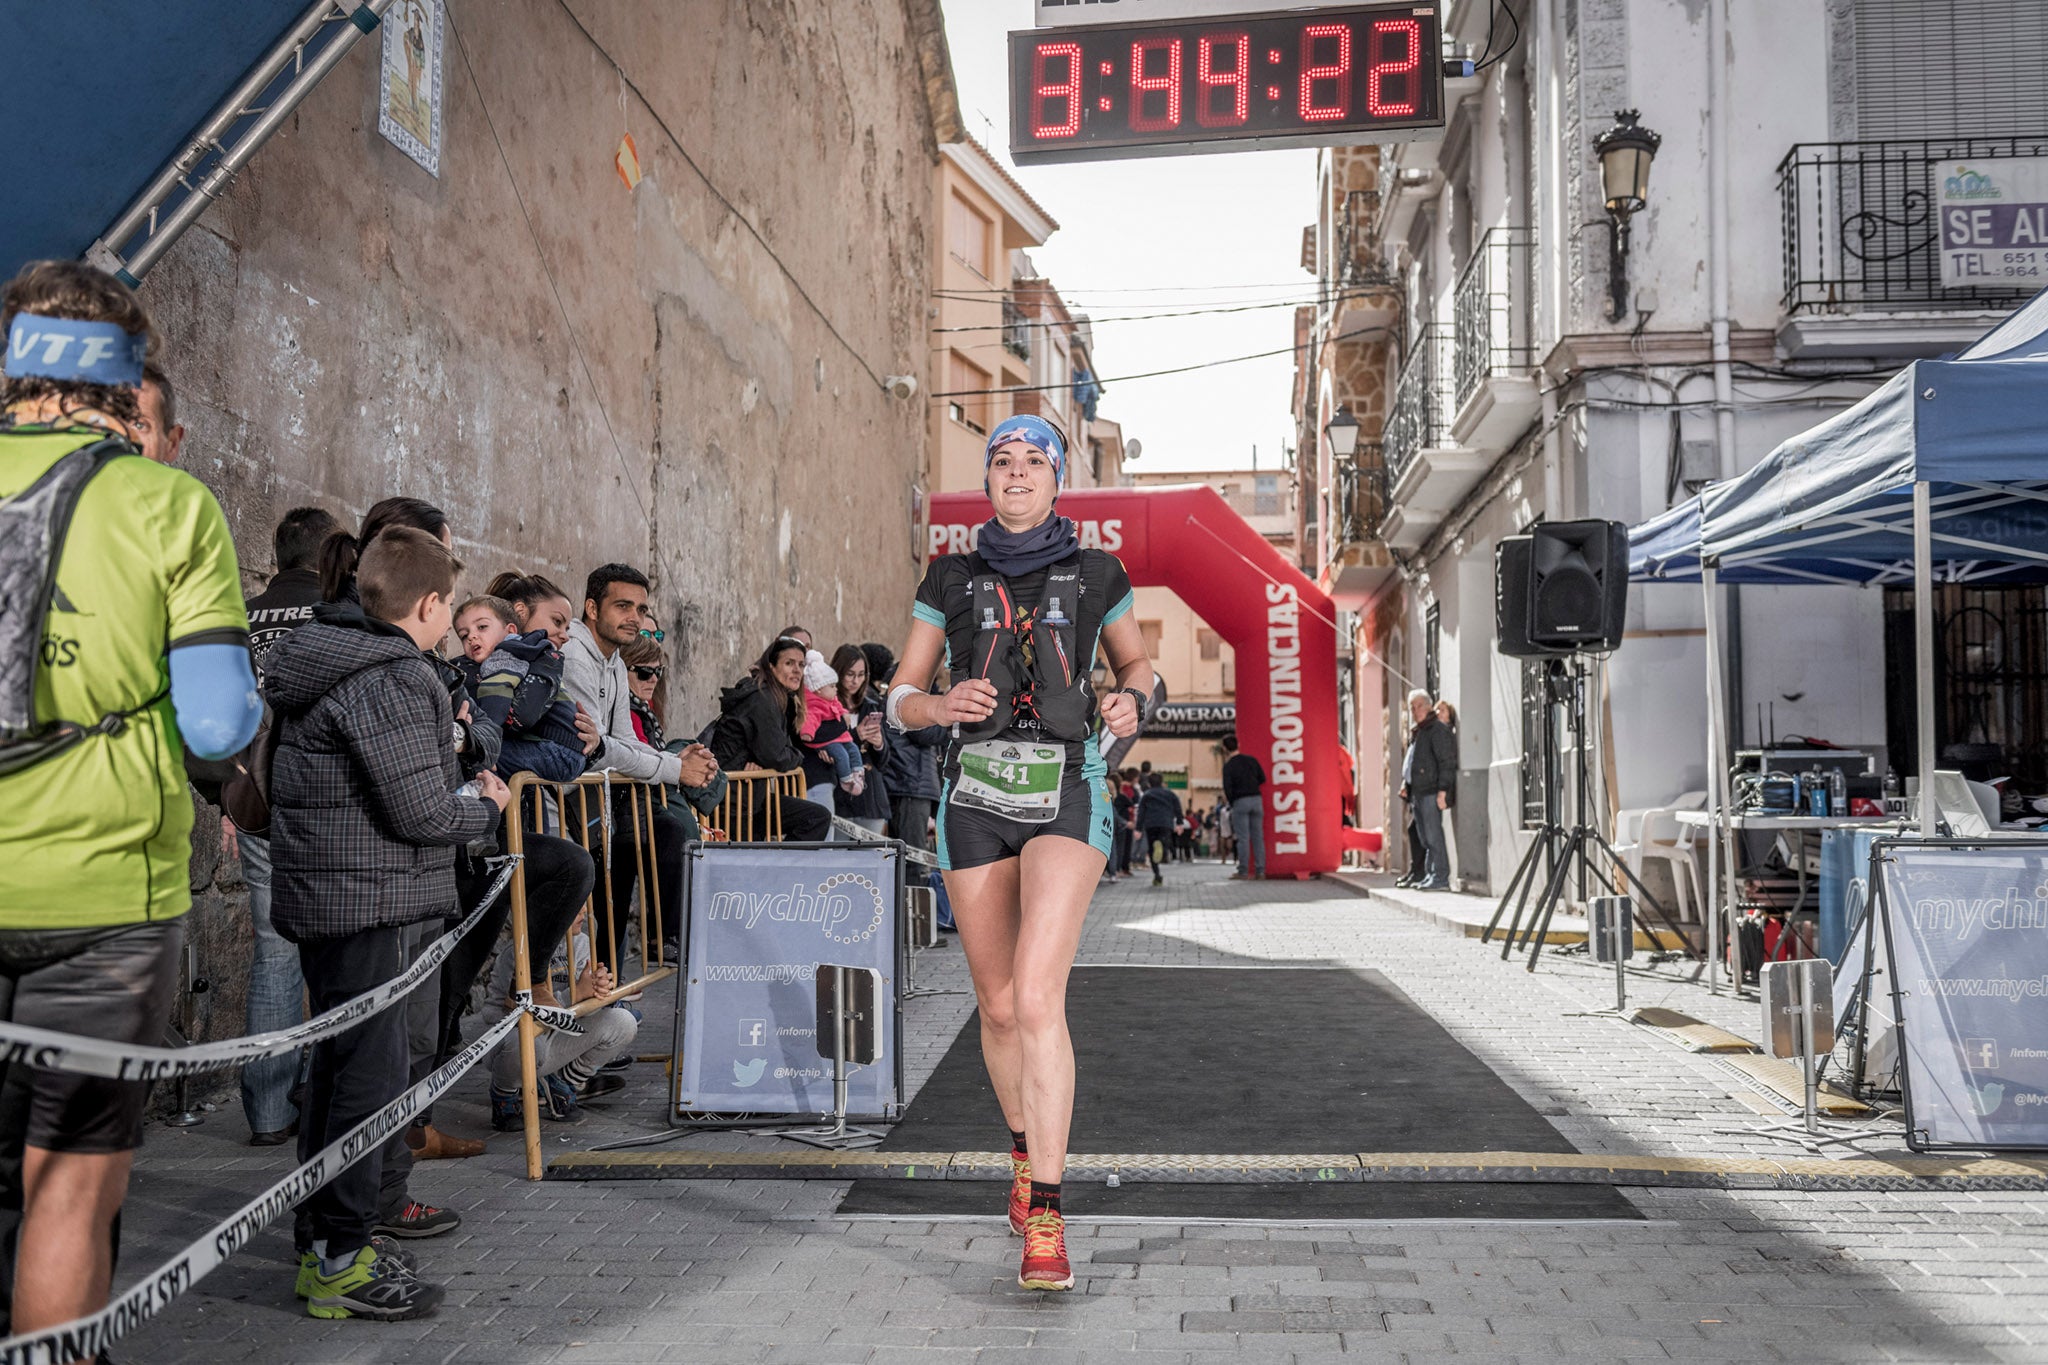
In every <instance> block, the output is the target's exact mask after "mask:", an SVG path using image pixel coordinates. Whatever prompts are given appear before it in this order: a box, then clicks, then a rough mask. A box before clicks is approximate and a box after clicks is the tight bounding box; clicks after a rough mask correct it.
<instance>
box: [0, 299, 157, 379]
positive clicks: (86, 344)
mask: <svg viewBox="0 0 2048 1365" xmlns="http://www.w3.org/2000/svg"><path fill="white" fill-rule="evenodd" d="M148 349H149V337H148V335H147V334H146V333H139V332H129V331H126V330H124V329H123V328H121V327H120V326H118V325H116V324H115V323H111V322H86V321H85V320H83V319H81V318H49V317H44V316H43V315H42V314H40V313H17V314H15V316H14V325H13V326H12V327H10V328H8V329H7V374H8V377H10V378H13V379H26V378H28V377H30V376H31V375H33V376H36V377H38V378H42V379H68V380H71V381H73V382H75V383H85V384H117V385H118V384H125V385H127V386H128V387H130V388H135V387H138V386H140V385H141V383H142V361H143V357H144V355H145V354H146V353H147V351H148Z"/></svg>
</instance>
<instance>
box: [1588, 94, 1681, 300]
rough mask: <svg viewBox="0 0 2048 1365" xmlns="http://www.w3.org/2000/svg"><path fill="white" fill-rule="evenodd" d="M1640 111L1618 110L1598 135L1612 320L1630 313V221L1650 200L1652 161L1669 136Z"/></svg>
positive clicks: (1597, 146) (1596, 146)
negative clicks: (1644, 123) (1651, 125)
mask: <svg viewBox="0 0 2048 1365" xmlns="http://www.w3.org/2000/svg"><path fill="white" fill-rule="evenodd" d="M1641 117H1642V114H1641V113H1640V112H1639V111H1638V110H1634V109H1620V110H1617V111H1615V115H1614V126H1613V127H1611V128H1607V129H1604V130H1602V131H1601V133H1600V134H1599V136H1597V137H1595V138H1594V139H1593V150H1594V151H1595V152H1596V153H1598V154H1599V157H1600V186H1601V192H1602V195H1603V197H1604V198H1605V199H1606V201H1607V219H1608V222H1607V228H1608V256H1607V319H1608V321H1610V322H1619V321H1621V319H1622V318H1623V317H1624V316H1625V315H1626V314H1627V313H1628V225H1629V220H1630V219H1631V218H1633V217H1634V216H1635V215H1636V214H1638V213H1640V212H1641V211H1642V209H1643V206H1644V205H1645V204H1646V203H1647V202H1648V201H1649V193H1650V163H1651V162H1652V161H1654V160H1656V157H1657V148H1658V147H1659V146H1660V145H1662V143H1663V141H1664V139H1663V138H1661V137H1659V136H1658V135H1657V134H1655V133H1653V132H1651V131H1650V130H1649V129H1648V128H1645V127H1643V126H1642V125H1641V124H1640V123H1638V122H1637V120H1638V119H1640V118H1641Z"/></svg>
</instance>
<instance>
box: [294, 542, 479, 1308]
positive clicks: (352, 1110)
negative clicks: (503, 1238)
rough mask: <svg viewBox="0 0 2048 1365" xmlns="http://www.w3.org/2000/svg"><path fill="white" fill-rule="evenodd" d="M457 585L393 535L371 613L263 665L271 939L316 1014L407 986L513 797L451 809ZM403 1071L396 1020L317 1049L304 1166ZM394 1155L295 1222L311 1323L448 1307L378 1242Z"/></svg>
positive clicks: (380, 1156) (449, 569) (344, 616)
mask: <svg viewBox="0 0 2048 1365" xmlns="http://www.w3.org/2000/svg"><path fill="white" fill-rule="evenodd" d="M461 568H462V566H461V565H460V564H459V563H457V562H456V560H455V557H454V556H453V555H451V554H449V553H448V550H447V547H446V546H444V545H443V544H442V543H441V541H440V540H439V539H437V538H436V537H434V536H431V535H428V534H427V533H426V532H424V531H418V530H413V529H410V528H404V527H400V528H394V529H391V530H387V531H385V532H384V533H383V534H382V535H380V536H378V537H377V539H376V540H375V541H373V542H372V543H371V544H370V545H369V546H368V547H367V548H365V549H364V551H363V553H362V559H361V562H360V563H359V564H358V565H357V569H356V587H357V591H358V593H359V594H360V596H361V599H362V605H361V606H360V607H357V606H354V605H350V604H343V603H331V604H328V605H325V606H321V607H316V608H315V609H314V614H313V621H312V623H311V624H309V625H304V626H301V627H299V628H298V629H297V630H295V631H293V632H292V634H291V635H289V636H287V637H286V638H285V639H284V640H282V641H280V642H279V643H278V645H277V647H276V648H275V649H274V650H273V651H272V652H271V655H270V657H269V659H268V660H267V661H266V664H265V669H264V677H263V685H262V690H263V695H264V698H265V700H267V701H268V702H269V703H270V705H271V709H272V710H273V712H274V713H275V715H276V724H277V725H278V726H279V727H280V728H279V731H278V741H277V757H276V760H275V765H274V767H273V769H272V778H271V826H270V828H271V863H272V871H271V886H272V893H271V894H272V902H271V922H272V923H273V924H274V925H275V926H276V927H277V931H278V932H279V933H280V934H282V935H283V936H284V937H285V938H287V939H290V940H291V941H292V942H294V943H296V944H297V945H298V947H299V962H300V966H301V968H302V969H303V971H304V974H305V979H306V993H307V996H308V1003H309V1005H310V1006H311V1008H312V1010H313V1011H314V1012H315V1013H319V1012H323V1011H325V1010H329V1009H332V1008H333V1007H335V1006H336V1005H339V1004H341V1003H342V1002H344V1001H346V1000H349V999H351V998H352V997H354V996H356V995H359V994H361V993H362V992H363V991H365V990H368V989H370V988H371V987H373V986H376V985H379V984H381V983H383V982H385V981H388V980H390V979H391V978H392V977H395V976H397V975H398V974H399V973H400V972H402V971H403V970H404V969H405V967H406V954H405V949H404V936H403V931H404V929H405V928H406V927H407V926H409V925H413V924H417V923H420V922H421V921H424V920H430V919H438V918H441V917H444V916H446V915H448V914H449V913H450V912H451V911H452V910H454V909H455V907H456V903H457V902H456V889H455V854H456V850H457V849H458V848H460V847H462V846H464V845H466V844H469V843H472V842H474V841H477V840H481V839H488V838H490V837H491V836H492V834H493V833H494V832H495V831H496V829H497V827H498V817H499V814H500V812H502V811H503V810H504V808H505V802H506V799H507V796H508V793H507V791H506V788H505V784H504V783H503V782H501V781H499V780H498V778H497V777H495V776H494V775H492V774H491V773H490V772H489V771H488V770H486V771H484V772H482V773H480V774H479V775H478V778H477V782H478V784H479V789H480V793H481V794H480V797H478V796H465V795H459V794H458V793H457V791H456V788H457V787H458V786H459V785H460V784H461V781H462V774H461V771H460V769H459V768H458V766H457V762H456V756H455V750H454V745H453V740H452V735H453V732H454V729H455V717H454V714H453V712H452V710H451V708H450V704H449V698H448V689H447V688H446V686H445V685H444V684H443V683H442V681H441V679H440V675H439V673H438V672H437V670H436V669H435V667H434V665H433V664H431V663H430V662H429V661H428V660H427V658H426V657H425V656H424V655H423V653H422V651H424V650H427V649H429V648H431V647H432V646H433V645H434V644H436V643H437V642H438V641H439V640H440V639H441V638H442V636H444V635H446V634H447V633H448V626H449V617H450V614H451V612H450V606H449V600H450V597H451V596H452V594H453V593H454V591H455V578H456V575H457V574H458V573H459V572H460V570H461ZM421 989H428V988H427V987H422V988H421ZM408 1071H409V1052H408V1046H407V1033H406V1019H405V1010H404V1008H403V1007H402V1006H397V1005H394V1006H392V1007H389V1008H386V1009H384V1010H381V1011H379V1012H378V1013H377V1014H375V1015H373V1016H371V1017H370V1018H369V1019H367V1020H365V1021H364V1022H363V1023H362V1024H360V1025H358V1026H357V1027H355V1028H353V1029H350V1030H349V1031H348V1032H346V1033H343V1034H342V1035H340V1036H339V1037H336V1038H332V1039H329V1040H328V1041H326V1042H324V1043H320V1044H318V1045H316V1046H315V1048H314V1049H313V1063H312V1068H311V1074H310V1076H309V1079H308V1081H307V1084H306V1099H305V1102H304V1104H303V1105H302V1106H301V1110H300V1116H301V1117H300V1126H299V1159H300V1160H301V1161H305V1160H307V1159H309V1158H310V1157H311V1156H312V1155H313V1154H314V1153H316V1152H318V1151H320V1150H321V1149H322V1148H324V1147H326V1146H327V1145H328V1144H329V1143H331V1142H334V1141H335V1140H337V1139H338V1138H340V1137H341V1136H342V1135H343V1134H344V1133H346V1132H348V1130H349V1129H350V1128H353V1127H354V1126H355V1125H356V1124H358V1123H360V1122H362V1120H363V1119H365V1118H367V1117H369V1116H370V1115H371V1114H373V1113H375V1112H376V1111H377V1110H379V1109H381V1108H383V1107H384V1106H385V1105H387V1104H389V1103H390V1102H391V1101H392V1100H394V1099H396V1098H397V1097H398V1096H399V1094H400V1093H402V1092H403V1091H404V1089H405V1086H406V1080H407V1076H408ZM399 1127H400V1129H401V1130H402V1127H403V1125H400V1126H399ZM402 1141H403V1138H402V1137H400V1136H394V1137H392V1138H391V1139H390V1140H389V1141H388V1142H387V1143H386V1144H385V1145H384V1147H382V1148H380V1149H379V1150H378V1151H375V1152H373V1153H371V1154H370V1155H369V1156H367V1157H365V1158H363V1159H362V1160H361V1161H358V1162H357V1163H356V1164H355V1165H353V1166H351V1167H349V1168H348V1169H347V1170H345V1171H343V1172H342V1173H341V1174H339V1175H338V1176H337V1177H335V1179H334V1180H333V1181H331V1182H330V1183H329V1184H327V1185H326V1186H324V1187H323V1188H321V1189H319V1190H317V1191H315V1192H314V1193H313V1194H311V1195H308V1196H307V1198H306V1200H305V1201H304V1202H303V1203H302V1204H300V1205H299V1208H298V1227H297V1242H298V1249H299V1284H298V1291H299V1295H300V1297H302V1298H304V1299H305V1300H306V1307H307V1311H308V1312H310V1313H311V1314H312V1315H313V1316H314V1317H320V1318H346V1317H370V1318H379V1319H387V1320H390V1319H399V1318H414V1317H423V1316H425V1315H426V1314H428V1313H431V1312H432V1311H433V1310H434V1307H435V1306H436V1305H437V1304H438V1303H439V1302H440V1301H441V1298H442V1297H443V1292H444V1291H443V1290H442V1288H441V1287H440V1286H439V1285H432V1284H428V1283H426V1282H425V1281H423V1280H421V1279H419V1278H418V1276H417V1275H416V1274H415V1273H414V1267H413V1263H412V1260H411V1258H410V1257H409V1256H408V1255H406V1254H405V1253H404V1252H400V1251H398V1250H397V1248H396V1247H395V1246H393V1245H391V1244H390V1243H388V1242H386V1241H385V1239H383V1238H381V1237H376V1238H373V1235H372V1234H373V1230H374V1227H375V1224H376V1219H377V1214H378V1204H379V1190H380V1185H381V1183H382V1177H383V1166H384V1162H385V1161H386V1160H388V1159H390V1154H391V1150H392V1148H393V1146H394V1145H395V1144H398V1143H402Z"/></svg>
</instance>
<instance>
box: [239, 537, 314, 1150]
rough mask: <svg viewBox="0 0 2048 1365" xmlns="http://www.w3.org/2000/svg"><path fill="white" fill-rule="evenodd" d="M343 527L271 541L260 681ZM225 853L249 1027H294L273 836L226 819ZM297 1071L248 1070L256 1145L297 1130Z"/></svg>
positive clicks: (291, 970) (294, 957)
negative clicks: (234, 889) (238, 906)
mask: <svg viewBox="0 0 2048 1365" xmlns="http://www.w3.org/2000/svg"><path fill="white" fill-rule="evenodd" d="M340 529H341V527H340V526H339V524H337V523H336V521H335V520H334V517H333V515H332V514H330V513H329V512H328V511H327V510H326V509H325V508H323V507H294V508H293V509H292V510H291V511H289V512H287V513H285V514H284V519H283V520H282V521H280V522H278V523H277V532H276V534H275V535H274V536H272V538H271V539H272V543H273V545H274V546H275V547H276V552H277V573H276V574H275V575H273V576H272V578H271V580H270V582H269V583H268V584H267V585H266V586H265V587H264V589H263V591H262V592H260V593H258V594H256V595H255V596H254V597H252V598H250V599H249V652H250V654H251V655H252V656H253V657H254V659H255V664H256V677H257V678H258V679H259V680H260V679H261V678H262V677H263V662H264V660H265V659H266V658H268V657H269V655H270V651H271V650H272V649H274V648H275V647H276V646H277V643H278V641H280V640H282V639H284V637H285V636H287V635H289V634H291V632H292V631H293V630H294V629H296V628H297V627H299V626H302V625H304V624H306V622H308V621H310V620H312V619H313V608H314V607H316V606H318V605H319V604H320V573H319V569H318V568H317V565H318V564H319V560H320V546H321V545H322V544H324V543H325V542H326V540H327V537H328V536H330V535H332V534H333V533H334V532H336V531H338V530H340ZM221 851H222V853H224V854H226V855H227V856H229V857H235V856H239V857H240V858H241V861H242V881H243V884H244V885H246V886H247V887H248V888H249V927H250V928H251V929H252V930H254V939H255V944H254V947H255V956H254V958H253V960H252V961H251V962H250V965H249V996H248V1013H247V1015H246V1027H247V1030H248V1032H250V1033H252V1034H255V1033H269V1032H271V1031H272V1030H274V1029H283V1028H290V1027H291V1026H292V1025H293V1024H296V1023H298V1022H299V1021H300V1020H302V1019H304V1018H305V1017H306V1012H305V1000H304V996H305V993H306V983H305V981H304V979H303V978H301V977H300V975H299V952H298V949H296V948H294V947H292V945H291V944H289V943H287V942H285V941H284V939H283V938H281V937H279V936H278V932H277V929H276V928H275V926H273V925H272V924H271V922H270V840H269V838H268V837H267V836H266V835H257V834H250V833H248V832H246V831H244V830H238V829H236V828H235V825H234V822H233V821H232V820H228V819H226V818H223V819H222V820H221ZM298 1074H299V1054H298V1053H296V1052H293V1053H286V1054H284V1055H282V1056H277V1057H259V1058H257V1059H256V1060H254V1061H252V1062H249V1063H247V1064H245V1065H244V1066H243V1067H242V1115H243V1117H244V1118H246V1119H247V1120H248V1121H249V1145H250V1146H251V1147H277V1146H281V1145H283V1144H284V1143H286V1142H289V1141H291V1139H292V1137H293V1136H294V1134H296V1133H297V1132H298V1120H297V1119H296V1118H294V1117H293V1110H292V1104H291V1100H290V1098H289V1096H290V1094H291V1088H292V1083H293V1082H294V1081H296V1080H297V1079H298Z"/></svg>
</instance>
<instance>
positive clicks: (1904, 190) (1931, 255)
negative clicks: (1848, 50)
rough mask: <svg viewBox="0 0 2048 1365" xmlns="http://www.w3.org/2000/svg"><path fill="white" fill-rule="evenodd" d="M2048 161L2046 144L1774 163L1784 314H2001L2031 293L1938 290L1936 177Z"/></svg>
mask: <svg viewBox="0 0 2048 1365" xmlns="http://www.w3.org/2000/svg"><path fill="white" fill-rule="evenodd" d="M2021 156H2048V137H1954V138H1921V139H1918V140H1912V139H1894V140H1885V141H1868V142H1801V143H1797V144H1795V145H1794V146H1793V148H1792V150H1791V151H1789V152H1787V153H1786V154H1785V159H1784V160H1783V161H1780V162H1779V163H1778V205H1779V213H1780V216H1781V219H1782V227H1783V232H1784V266H1785V311H1786V312H1788V313H1797V312H1799V311H1800V310H1802V309H1808V310H1814V311H1835V310H1841V309H1848V308H1872V307H1882V308H1886V309H1899V310H1906V311H1911V310H1913V309H1940V308H1956V307H1968V306H1972V305H1990V306H1994V307H2000V306H2006V305H2010V304H2012V303H2014V302H2016V301H2017V300H2018V299H2019V298H2021V297H2023V296H2024V295H2026V294H2028V293H2030V292H2032V291H2031V290H2028V289H2025V288H2018V289H2015V288H2011V287H2004V286H1996V285H1985V286H1970V287H1968V288H1954V289H1948V288H1943V287H1942V283H1941V254H1940V244H1939V243H1940V224H1939V223H1938V222H1937V221H1936V213H1935V197H1936V196H1935V190H1936V179H1935V178H1936V176H1937V175H1939V174H1940V170H1939V168H1940V166H1941V165H1942V164H1943V163H1946V162H1955V161H1993V160H2002V159H2006V158H2010V157H2021Z"/></svg>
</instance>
